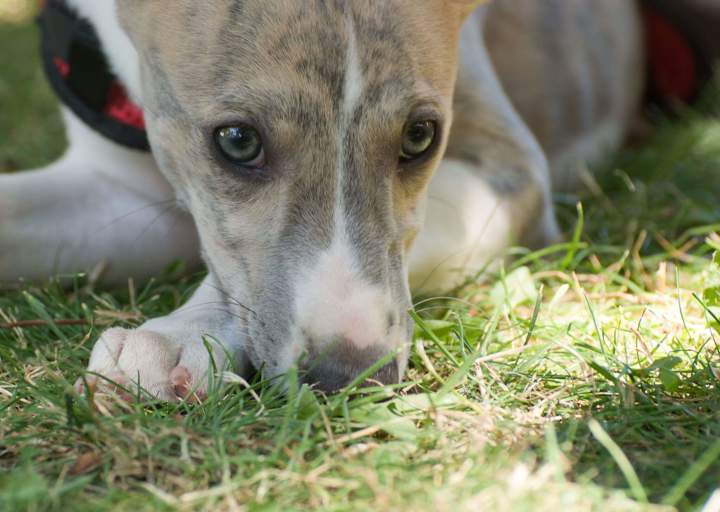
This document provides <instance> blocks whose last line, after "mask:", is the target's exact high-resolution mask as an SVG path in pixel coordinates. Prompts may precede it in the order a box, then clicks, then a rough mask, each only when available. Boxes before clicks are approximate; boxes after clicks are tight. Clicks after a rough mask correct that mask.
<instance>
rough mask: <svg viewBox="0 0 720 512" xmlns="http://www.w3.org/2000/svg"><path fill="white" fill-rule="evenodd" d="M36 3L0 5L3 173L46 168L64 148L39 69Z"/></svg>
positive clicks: (14, 0)
mask: <svg viewBox="0 0 720 512" xmlns="http://www.w3.org/2000/svg"><path fill="white" fill-rule="evenodd" d="M39 3H40V2H39V1H38V0H0V48H2V51H1V52H0V172H9V171H12V170H17V169H28V168H34V167H39V166H42V165H45V164H47V163H49V162H51V161H53V160H54V159H56V158H57V157H58V156H59V155H60V154H62V151H63V149H64V148H65V145H66V142H65V134H64V131H63V127H62V124H61V121H60V115H59V112H58V106H57V102H56V100H55V98H54V97H53V95H52V94H51V92H50V89H49V88H48V85H47V82H46V81H45V76H44V75H43V71H42V69H41V68H40V53H39V52H40V49H39V38H38V29H37V27H36V26H35V22H34V16H35V13H36V11H37V6H38V5H39Z"/></svg>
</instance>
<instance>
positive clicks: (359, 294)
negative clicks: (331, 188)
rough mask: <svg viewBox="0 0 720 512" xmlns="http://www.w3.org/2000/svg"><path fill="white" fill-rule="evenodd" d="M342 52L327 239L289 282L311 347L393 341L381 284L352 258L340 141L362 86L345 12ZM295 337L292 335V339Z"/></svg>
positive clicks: (300, 330) (342, 142)
mask: <svg viewBox="0 0 720 512" xmlns="http://www.w3.org/2000/svg"><path fill="white" fill-rule="evenodd" d="M346 20H347V21H346V26H347V39H348V44H347V53H346V58H345V86H344V94H343V98H342V109H341V119H340V120H339V122H338V126H337V137H336V144H337V148H336V150H337V155H338V156H337V164H336V175H335V178H336V183H337V185H336V189H335V204H334V214H333V215H334V232H333V241H332V244H331V246H330V248H329V249H327V250H326V251H323V252H322V253H321V254H320V255H318V258H317V261H316V262H315V264H314V265H313V266H312V268H309V269H306V270H305V271H303V272H301V273H300V275H299V276H298V278H297V282H296V286H295V294H296V295H295V299H296V300H295V317H294V319H295V324H296V328H297V329H296V332H298V333H301V336H302V337H304V338H305V339H304V340H303V341H306V342H312V343H313V346H314V348H315V349H316V350H321V349H322V348H323V345H325V344H327V343H332V342H337V341H339V340H345V341H347V342H350V343H352V344H354V345H355V346H356V347H358V348H365V347H370V346H373V345H384V344H386V345H389V346H392V345H394V344H395V343H396V342H397V341H399V340H395V339H392V340H391V339H389V338H390V337H391V336H390V333H389V332H388V325H387V315H388V313H389V312H390V311H392V299H391V298H390V296H389V294H388V293H387V292H386V290H384V289H382V288H381V287H379V286H377V285H373V284H371V283H369V282H368V280H367V279H366V278H364V277H363V276H362V273H361V272H360V271H359V267H358V264H357V261H358V258H357V256H356V255H355V254H354V251H355V250H356V249H355V248H354V247H353V246H352V244H351V242H350V238H349V236H348V231H347V221H346V215H347V211H346V210H345V200H344V191H343V188H344V184H345V181H346V173H347V172H348V170H347V160H348V154H347V147H346V141H347V136H348V133H349V131H350V130H352V129H353V128H354V127H353V126H352V122H353V117H354V114H355V112H356V110H357V108H358V105H359V104H360V100H361V99H362V95H363V91H364V88H365V84H364V79H363V74H362V66H361V62H360V57H359V54H358V48H357V40H356V37H355V28H354V25H353V21H352V17H351V16H350V15H348V16H347V18H346ZM295 341H297V340H295Z"/></svg>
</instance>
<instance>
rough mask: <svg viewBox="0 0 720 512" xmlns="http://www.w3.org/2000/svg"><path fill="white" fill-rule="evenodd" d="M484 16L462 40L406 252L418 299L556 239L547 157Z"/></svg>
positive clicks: (479, 15)
mask: <svg viewBox="0 0 720 512" xmlns="http://www.w3.org/2000/svg"><path fill="white" fill-rule="evenodd" d="M484 14H485V11H484V10H483V9H480V10H478V11H477V12H476V13H475V14H474V15H473V16H472V17H471V18H470V19H469V20H468V22H467V23H466V25H465V27H464V28H463V31H462V34H461V39H460V40H461V43H460V64H459V65H460V69H459V73H458V83H457V86H456V94H455V104H454V107H455V108H454V111H455V114H454V115H455V120H454V125H453V129H452V132H451V135H450V141H449V145H448V150H447V153H446V157H445V160H444V161H443V162H442V163H441V164H440V166H439V168H438V170H437V172H436V174H435V176H434V177H433V180H432V182H431V183H430V187H429V190H428V196H427V202H426V211H425V218H426V220H425V223H424V227H423V230H422V231H421V232H420V235H419V237H418V239H417V241H416V242H415V244H414V246H413V248H412V251H411V253H410V284H411V287H412V289H413V291H414V292H416V293H420V294H436V293H442V292H447V291H448V290H451V289H452V288H454V287H456V286H457V285H459V284H461V283H462V282H463V281H464V279H465V278H466V277H468V276H472V275H474V274H476V273H477V272H478V271H480V270H482V269H483V268H484V267H485V266H486V265H487V264H488V263H489V262H491V261H492V260H493V259H494V258H497V257H498V256H501V255H503V253H504V252H505V250H506V249H508V248H509V247H510V246H511V245H513V244H522V245H526V246H530V247H541V246H543V245H546V244H548V243H552V242H554V241H556V240H558V239H559V230H558V227H557V224H556V221H555V215H554V211H553V205H552V200H551V191H550V173H549V169H548V163H547V159H546V158H545V155H544V154H543V151H542V149H541V148H540V146H539V144H538V143H537V141H536V140H535V138H534V136H533V135H532V133H531V132H530V130H529V129H528V127H527V126H526V124H525V123H524V122H523V120H522V119H521V118H520V116H519V115H518V114H517V112H516V111H515V109H514V108H513V106H512V104H511V102H510V100H509V98H508V96H507V95H506V94H505V91H504V90H503V87H502V85H501V83H500V81H499V79H498V76H497V73H496V71H495V69H494V66H493V64H492V62H491V60H490V57H489V55H488V52H487V50H486V48H485V45H484V41H483V34H482V27H483V21H484V20H483V16H484ZM509 58H512V57H509Z"/></svg>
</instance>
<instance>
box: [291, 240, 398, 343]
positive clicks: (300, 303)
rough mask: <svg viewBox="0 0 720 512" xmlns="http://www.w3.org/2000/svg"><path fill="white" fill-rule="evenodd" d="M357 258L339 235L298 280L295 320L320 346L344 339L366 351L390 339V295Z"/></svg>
mask: <svg viewBox="0 0 720 512" xmlns="http://www.w3.org/2000/svg"><path fill="white" fill-rule="evenodd" d="M353 261H354V257H353V255H352V254H351V252H350V249H349V246H348V244H347V243H345V241H344V240H342V239H340V238H338V239H336V240H335V242H334V243H333V244H332V246H331V247H330V249H329V250H327V251H326V252H323V253H322V254H321V255H320V256H319V257H318V259H317V262H316V263H315V265H314V266H313V267H312V268H311V269H309V270H307V271H306V272H303V273H302V275H301V276H299V278H298V280H297V283H296V286H295V293H296V296H295V297H296V298H295V321H296V324H297V327H298V328H299V330H300V331H301V333H302V334H303V335H304V336H305V337H307V338H310V339H311V340H312V341H313V343H314V346H315V348H322V346H323V344H325V343H329V342H333V341H337V340H338V339H344V340H346V341H348V342H351V343H353V344H354V345H355V346H356V347H357V348H360V349H362V348H367V347H370V346H372V345H376V344H381V343H383V341H384V340H385V339H386V337H387V332H386V331H387V324H386V322H387V312H388V311H391V300H390V297H389V296H388V295H387V294H386V293H385V291H384V290H383V289H382V288H380V287H378V286H375V285H372V284H370V283H368V282H367V281H366V280H365V279H362V278H361V277H360V276H359V275H358V273H357V272H356V271H355V265H354V264H353Z"/></svg>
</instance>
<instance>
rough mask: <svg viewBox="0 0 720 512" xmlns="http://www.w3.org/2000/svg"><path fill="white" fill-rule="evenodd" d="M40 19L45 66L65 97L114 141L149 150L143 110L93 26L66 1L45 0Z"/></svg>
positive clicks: (58, 89)
mask: <svg viewBox="0 0 720 512" xmlns="http://www.w3.org/2000/svg"><path fill="white" fill-rule="evenodd" d="M38 22H39V24H40V29H41V37H42V61H43V68H44V70H45V74H46V75H47V77H48V81H49V82H50V85H51V87H52V88H53V89H54V91H55V93H56V94H57V96H58V97H59V99H60V101H62V103H63V104H65V105H66V106H67V107H68V108H70V110H72V111H73V112H74V113H75V114H76V115H77V116H78V117H79V118H80V119H82V121H83V122H85V123H86V124H87V125H88V126H90V127H91V128H92V129H93V130H95V131H96V132H98V133H100V134H101V135H103V136H104V137H106V138H108V139H110V140H112V141H113V142H116V143H117V144H120V145H122V146H126V147H129V148H132V149H139V150H145V151H147V150H149V149H150V145H149V143H148V138H147V133H146V131H145V121H144V119H143V112H142V109H141V108H140V107H138V106H137V105H135V104H134V103H133V102H132V101H131V100H130V99H129V98H128V94H127V91H126V90H125V87H124V86H123V85H122V83H121V82H120V81H119V80H118V78H117V77H116V76H115V75H114V74H113V73H112V71H111V70H110V66H109V65H108V61H107V59H106V57H105V54H104V53H103V51H102V47H101V44H100V40H99V39H98V37H97V34H96V33H95V30H94V29H93V27H92V25H90V23H88V22H87V21H85V20H83V19H81V18H80V17H79V16H77V15H76V14H75V13H74V12H73V11H72V10H71V9H70V8H69V7H68V6H67V5H66V4H65V2H64V1H63V0H46V1H45V2H43V6H42V9H41V11H40V15H39V16H38Z"/></svg>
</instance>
